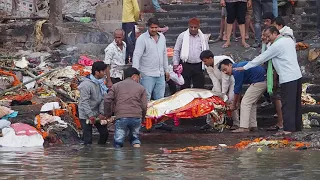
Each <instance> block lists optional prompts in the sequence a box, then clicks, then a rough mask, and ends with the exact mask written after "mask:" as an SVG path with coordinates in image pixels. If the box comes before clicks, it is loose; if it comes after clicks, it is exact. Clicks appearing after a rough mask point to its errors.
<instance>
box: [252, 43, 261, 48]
mask: <svg viewBox="0 0 320 180" xmlns="http://www.w3.org/2000/svg"><path fill="white" fill-rule="evenodd" d="M260 46H261V43H259V42H255V43H254V44H252V45H251V47H253V48H258V47H260Z"/></svg>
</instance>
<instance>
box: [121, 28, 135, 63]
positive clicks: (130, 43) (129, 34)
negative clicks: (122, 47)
mask: <svg viewBox="0 0 320 180" xmlns="http://www.w3.org/2000/svg"><path fill="white" fill-rule="evenodd" d="M135 25H136V23H135V22H129V23H122V29H123V30H124V33H125V36H124V42H126V44H127V49H126V64H127V63H128V62H129V56H130V58H131V62H132V56H133V51H134V47H135V44H136V30H135Z"/></svg>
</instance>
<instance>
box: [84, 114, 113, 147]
mask: <svg viewBox="0 0 320 180" xmlns="http://www.w3.org/2000/svg"><path fill="white" fill-rule="evenodd" d="M80 123H81V127H82V132H83V141H84V144H92V124H86V120H85V119H80ZM94 126H96V128H97V129H98V131H99V134H100V138H99V141H98V144H106V142H107V140H108V136H109V132H108V128H107V125H101V124H100V123H96V124H95V125H94Z"/></svg>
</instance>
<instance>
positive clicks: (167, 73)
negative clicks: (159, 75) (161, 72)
mask: <svg viewBox="0 0 320 180" xmlns="http://www.w3.org/2000/svg"><path fill="white" fill-rule="evenodd" d="M165 75H166V81H169V80H170V74H169V72H166V73H165Z"/></svg>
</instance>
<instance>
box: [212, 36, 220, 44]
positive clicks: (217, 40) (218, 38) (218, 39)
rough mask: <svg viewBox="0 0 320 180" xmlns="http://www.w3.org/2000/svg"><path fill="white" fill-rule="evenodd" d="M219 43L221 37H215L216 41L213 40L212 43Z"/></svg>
mask: <svg viewBox="0 0 320 180" xmlns="http://www.w3.org/2000/svg"><path fill="white" fill-rule="evenodd" d="M219 41H222V37H221V36H219V37H217V39H214V40H213V41H212V42H214V43H216V42H219Z"/></svg>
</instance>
